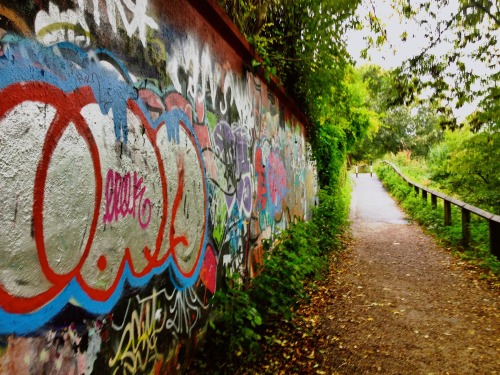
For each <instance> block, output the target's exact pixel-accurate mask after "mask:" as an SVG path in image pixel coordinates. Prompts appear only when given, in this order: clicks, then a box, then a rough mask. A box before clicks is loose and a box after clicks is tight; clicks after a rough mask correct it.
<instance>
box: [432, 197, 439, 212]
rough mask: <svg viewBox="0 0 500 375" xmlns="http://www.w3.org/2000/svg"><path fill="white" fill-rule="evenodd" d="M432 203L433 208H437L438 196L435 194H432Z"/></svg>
mask: <svg viewBox="0 0 500 375" xmlns="http://www.w3.org/2000/svg"><path fill="white" fill-rule="evenodd" d="M431 203H432V208H433V209H434V208H436V207H437V204H438V198H437V196H435V195H434V194H431Z"/></svg>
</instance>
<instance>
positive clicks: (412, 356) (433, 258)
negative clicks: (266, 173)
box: [321, 174, 500, 374]
mask: <svg viewBox="0 0 500 375" xmlns="http://www.w3.org/2000/svg"><path fill="white" fill-rule="evenodd" d="M353 179H354V180H355V189H354V191H353V200H352V207H351V219H352V233H353V237H354V241H353V244H352V245H351V248H350V251H349V252H347V254H348V255H347V256H346V257H345V259H344V260H342V262H341V263H340V264H339V265H338V270H337V272H338V273H337V275H336V277H335V278H334V279H335V281H333V283H334V285H332V288H333V289H334V290H333V293H332V295H333V296H334V298H333V300H332V301H331V303H330V304H329V305H328V306H327V307H326V308H325V313H324V316H323V321H322V325H321V331H322V333H323V334H324V335H322V336H323V338H324V342H325V345H323V346H324V347H323V348H322V350H321V352H322V359H323V366H321V367H322V370H324V372H323V371H322V372H321V373H329V374H330V373H332V374H333V373H338V374H369V373H382V374H500V296H499V293H498V291H495V290H491V289H488V288H487V287H486V285H485V284H484V283H482V282H481V281H478V280H477V275H470V274H469V271H467V270H466V268H465V267H463V266H462V265H461V264H460V262H458V261H457V260H456V259H454V258H453V257H451V256H450V255H449V254H448V253H446V251H445V250H443V249H441V248H440V247H438V246H437V245H436V244H435V242H434V241H433V239H432V238H431V237H430V236H428V235H427V234H425V233H423V231H422V230H421V228H420V227H419V226H418V225H416V224H411V223H408V222H407V221H406V220H405V218H404V215H403V213H402V212H401V211H400V210H399V209H398V208H397V206H396V205H395V204H394V202H393V201H392V200H391V199H390V198H389V196H388V195H387V193H386V192H385V190H384V189H383V188H382V185H381V184H380V182H379V181H378V179H377V178H376V177H375V175H374V176H373V177H370V175H369V174H360V175H359V178H357V179H356V178H353ZM322 341H323V340H322Z"/></svg>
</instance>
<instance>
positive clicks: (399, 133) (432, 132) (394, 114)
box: [351, 65, 443, 161]
mask: <svg viewBox="0 0 500 375" xmlns="http://www.w3.org/2000/svg"><path fill="white" fill-rule="evenodd" d="M360 72H361V75H362V79H363V80H364V83H365V85H366V87H367V89H368V96H369V99H368V100H367V102H369V103H370V104H369V105H370V106H371V108H372V110H373V111H375V112H376V113H378V118H379V121H378V123H377V124H378V126H376V127H372V128H371V129H370V130H371V131H369V132H368V133H367V137H365V138H364V139H363V141H362V142H361V143H358V144H357V146H356V148H355V149H354V150H353V152H352V153H351V156H352V158H354V159H355V160H358V161H361V160H374V159H378V158H381V157H383V156H384V155H385V154H386V153H398V152H400V151H403V150H409V151H411V153H412V154H413V155H415V156H426V155H427V153H428V152H429V149H430V147H431V146H432V145H434V144H436V143H438V142H440V141H441V140H442V139H443V131H442V130H441V129H440V127H439V122H440V116H438V115H437V114H436V111H435V109H434V108H432V107H430V106H429V105H427V104H424V103H420V104H413V105H412V106H405V105H399V106H394V105H393V104H392V102H393V100H394V99H393V98H394V97H395V95H396V94H395V87H396V86H397V83H396V82H397V81H396V79H395V77H394V76H393V74H392V72H386V71H384V70H382V69H381V68H380V67H379V66H376V65H368V66H365V67H362V68H361V69H360Z"/></svg>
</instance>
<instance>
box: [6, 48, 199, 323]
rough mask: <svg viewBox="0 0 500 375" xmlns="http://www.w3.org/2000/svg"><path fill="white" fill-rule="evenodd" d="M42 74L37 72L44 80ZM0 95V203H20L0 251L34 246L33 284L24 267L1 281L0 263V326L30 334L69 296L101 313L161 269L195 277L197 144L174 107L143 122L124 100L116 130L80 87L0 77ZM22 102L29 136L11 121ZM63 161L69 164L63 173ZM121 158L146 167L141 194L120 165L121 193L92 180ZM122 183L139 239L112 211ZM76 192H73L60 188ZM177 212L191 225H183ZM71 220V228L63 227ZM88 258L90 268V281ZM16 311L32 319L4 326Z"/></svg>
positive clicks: (178, 278)
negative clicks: (35, 120)
mask: <svg viewBox="0 0 500 375" xmlns="http://www.w3.org/2000/svg"><path fill="white" fill-rule="evenodd" d="M15 48H16V46H11V49H15ZM8 52H9V54H10V55H15V54H16V53H15V51H8ZM21 60H22V59H21ZM9 65H11V64H9ZM2 68H4V71H7V74H6V75H4V76H3V77H5V78H7V81H8V80H9V79H10V78H11V74H9V73H8V67H5V65H4V66H3V67H2ZM40 69H43V65H42V68H40ZM97 71H99V70H97ZM35 74H36V72H35ZM96 74H97V73H96ZM45 76H47V77H48V78H46V80H52V79H53V78H52V77H51V76H50V75H44V77H45ZM90 76H91V75H90ZM108 79H109V77H108ZM0 81H2V80H0ZM101 81H102V80H101ZM1 83H4V82H1ZM65 83H67V82H65ZM0 92H1V95H2V97H4V98H8V99H6V100H2V102H1V103H0V119H1V121H0V129H1V131H2V132H3V133H2V135H1V139H2V140H3V141H4V142H5V143H6V144H5V147H3V148H2V151H0V154H1V155H2V157H4V160H6V161H8V165H5V168H3V171H4V173H7V174H8V173H11V172H12V173H13V176H15V178H10V179H7V180H2V186H1V190H2V191H5V192H11V193H10V195H11V198H10V199H6V200H4V201H3V202H2V203H1V205H2V208H4V209H5V210H6V211H10V208H11V207H12V204H14V205H16V204H17V205H18V209H17V210H18V211H19V212H21V211H22V212H25V214H24V216H23V217H22V219H21V218H18V219H16V220H18V223H17V224H16V223H13V225H12V226H11V227H9V226H7V227H5V226H4V227H3V228H2V230H1V232H2V236H1V237H2V240H0V241H2V242H3V245H2V246H0V248H1V249H5V250H4V251H7V249H9V247H10V246H12V244H13V243H16V241H17V245H16V246H18V247H19V248H20V249H24V251H25V253H26V254H28V253H30V252H31V253H33V252H35V253H36V254H37V256H38V259H39V262H40V263H39V268H36V269H38V271H36V272H35V275H36V278H37V282H36V283H33V277H32V275H31V276H30V275H26V276H27V277H28V279H27V280H26V281H25V282H23V283H18V284H17V285H15V286H14V288H12V286H10V285H9V283H8V282H6V279H5V277H8V275H9V272H10V268H9V265H8V262H7V263H6V264H4V265H3V266H2V267H3V270H4V271H6V272H4V275H5V276H4V278H3V279H1V280H0V281H1V284H2V285H1V286H0V295H1V296H2V299H1V307H2V309H3V310H4V311H1V312H0V313H1V314H2V316H3V317H4V318H5V319H2V320H1V330H2V331H5V330H12V329H14V330H17V331H18V332H27V331H30V330H32V329H34V328H35V327H37V326H39V325H41V324H43V322H45V321H47V320H48V319H50V317H51V316H52V315H53V314H54V311H57V308H56V309H55V308H54V306H62V305H63V304H65V303H66V302H68V300H69V298H70V297H71V298H73V299H74V300H75V301H78V302H79V303H85V304H86V307H87V308H88V309H89V311H92V312H95V313H100V312H105V311H109V309H110V308H111V307H112V306H113V305H114V304H115V301H116V300H117V298H118V297H119V295H120V293H121V290H122V288H123V285H124V282H125V280H127V281H128V282H129V283H130V284H131V285H133V286H140V285H144V284H145V283H147V282H148V280H149V279H150V278H151V277H152V276H153V275H155V274H159V273H161V272H163V271H164V270H166V269H167V268H168V269H170V270H171V271H172V277H173V279H172V280H173V281H174V283H175V284H177V285H179V286H189V285H193V284H194V283H195V282H196V280H197V279H198V276H199V272H200V270H201V263H202V262H201V261H200V259H201V260H203V259H204V258H203V254H204V247H205V235H206V234H205V222H206V219H205V217H206V210H205V209H203V207H204V206H205V201H206V197H205V195H206V194H205V192H204V186H205V184H204V182H203V181H204V177H203V170H204V168H203V165H202V159H201V152H200V148H199V146H198V145H197V140H196V137H195V135H194V134H193V131H192V130H190V127H191V129H192V125H191V124H190V122H189V119H188V118H187V116H185V114H183V112H182V113H180V112H179V110H175V109H174V110H172V111H169V112H166V113H165V115H164V116H163V117H162V120H161V121H157V122H155V123H154V126H153V125H151V121H150V120H148V118H147V117H146V115H145V114H144V112H143V111H142V110H141V109H140V107H139V105H138V104H136V103H135V102H134V101H133V100H132V99H130V98H129V99H128V100H127V98H125V99H123V100H126V101H127V104H126V111H125V114H124V118H125V119H126V121H127V122H126V124H122V125H121V127H120V129H117V128H116V126H113V123H112V120H111V119H110V118H109V117H108V116H107V115H104V114H102V112H101V106H100V105H99V106H98V104H97V103H96V100H95V95H94V91H93V90H92V86H82V87H80V88H75V90H73V91H70V92H67V93H65V92H62V91H61V90H60V89H59V88H57V87H55V86H53V85H52V84H49V83H46V82H32V83H23V84H16V83H13V84H7V85H5V86H4V87H3V88H2V89H1V90H0ZM38 103H43V104H38ZM24 110H28V111H29V112H32V113H40V111H45V112H46V113H48V114H49V116H44V117H43V119H40V120H41V122H40V126H39V127H38V128H36V132H37V133H33V131H34V130H35V129H33V128H32V127H31V123H30V121H29V120H28V119H24V120H23V121H19V119H20V118H21V116H22V115H21V113H23V112H24ZM63 113H65V115H62V114H63ZM14 124H15V126H13V125H14ZM124 126H126V127H127V128H126V133H127V134H129V133H130V134H129V137H128V142H127V150H128V151H127V152H125V153H123V152H120V153H119V155H117V154H115V152H114V151H115V148H116V147H115V146H116V138H115V134H116V132H122V133H123V127H124ZM113 128H114V132H113V130H112V129H113ZM174 128H175V129H174ZM18 132H22V133H23V134H24V135H25V140H26V141H27V142H29V144H30V146H29V147H27V144H24V145H22V146H21V145H20V144H19V142H18V141H19V139H18V138H17V137H18V135H19V133H18ZM113 133H114V134H113ZM172 133H173V134H175V137H172ZM54 140H55V141H54ZM75 146H76V147H75ZM18 147H24V148H25V149H26V150H27V151H28V152H29V153H30V155H32V157H33V163H34V164H35V165H36V164H37V165H38V167H37V168H36V170H35V171H33V170H32V169H25V168H20V164H19V161H16V160H13V159H12V155H18V154H19V151H17V149H18ZM122 148H123V147H122ZM134 150H141V151H140V153H137V152H135V151H134ZM110 151H112V152H110ZM117 156H118V158H117ZM85 160H87V161H85ZM72 161H74V162H75V163H76V165H79V166H80V169H78V170H74V168H73V165H72ZM82 163H83V164H82ZM127 164H128V165H130V167H131V168H130V169H132V166H133V165H135V168H138V169H139V171H141V170H142V171H143V172H140V173H141V174H143V175H144V176H145V175H149V174H150V173H148V170H151V169H152V170H153V171H154V173H153V175H151V176H150V177H148V178H147V179H145V180H143V181H144V183H145V185H149V186H150V188H148V191H150V196H149V197H148V198H147V199H142V197H143V194H144V192H145V186H142V188H141V183H142V181H141V179H142V177H141V178H140V179H139V180H137V179H136V180H135V181H134V188H132V186H131V185H132V184H131V183H128V182H127V181H128V180H127V177H126V174H125V176H124V179H123V180H122V182H121V190H120V189H115V191H114V192H113V194H111V189H110V187H111V180H110V179H108V184H107V186H106V185H105V184H104V183H103V176H104V175H106V176H107V177H110V174H109V171H110V170H119V169H122V168H123V166H125V165H127ZM120 166H121V167H120ZM105 171H106V172H105ZM187 171H189V173H187ZM68 176H69V177H70V178H68ZM117 176H118V175H116V174H115V178H114V180H113V186H114V187H115V188H116V185H117V184H119V183H120V182H119V181H120V178H118V179H117V178H116V177H117ZM136 178H137V175H136ZM88 181H93V183H90V184H89V183H88ZM32 183H33V185H32V189H33V190H32V191H33V193H32V194H30V193H29V190H27V189H26V188H23V192H22V195H19V194H17V195H16V193H15V192H16V190H18V187H19V186H29V185H30V184H32ZM61 184H66V185H67V186H68V187H69V186H71V188H67V193H66V194H63V196H60V189H59V186H61ZM126 185H128V186H126ZM105 186H106V187H105ZM187 186H189V188H187ZM193 186H195V187H196V189H193V188H192V187H193ZM129 187H130V189H131V190H133V191H134V194H133V195H134V196H133V199H132V201H133V202H134V203H135V202H137V199H139V202H138V205H136V207H137V210H138V214H137V216H138V220H139V223H140V224H141V229H145V228H146V227H147V229H148V231H147V233H146V236H144V235H139V234H137V235H134V233H135V230H134V229H133V227H130V224H128V223H126V222H116V219H117V217H118V216H117V215H118V213H119V212H120V213H121V214H122V215H123V213H124V210H125V209H124V208H123V205H125V202H126V201H127V198H126V194H123V193H124V192H127V190H128V188H129ZM135 189H137V190H135ZM78 190H80V192H81V194H77V195H76V196H75V195H74V194H71V192H72V191H78ZM118 190H120V192H118ZM169 192H170V193H172V194H171V195H170V194H169ZM131 194H132V192H131ZM170 196H171V198H169V197H170ZM112 197H113V198H112ZM128 200H129V204H130V199H128ZM16 202H17V203H16ZM110 202H113V204H110ZM120 204H121V207H119V206H120ZM48 207H50V209H48ZM200 207H202V209H201V210H200ZM153 209H154V212H155V214H154V215H153V214H152V210H153ZM2 211H3V210H2ZM63 212H64V214H62V213H63ZM100 212H102V213H103V214H102V215H103V216H104V217H105V220H102V221H101V220H98V219H99V217H102V216H101V214H100ZM30 213H32V214H30ZM113 214H114V219H115V222H114V223H113V227H114V229H113V231H112V230H106V227H105V226H104V225H105V224H106V223H109V222H110V221H111V216H110V215H113ZM61 215H63V216H62V218H64V217H70V216H73V217H75V219H72V221H70V222H71V224H72V227H70V228H68V231H61V230H58V228H60V227H61V222H60V220H61ZM19 220H21V221H22V223H21V222H19ZM75 220H76V221H75ZM188 221H189V222H190V223H192V224H193V225H194V226H191V225H187V224H186V223H187V222H188ZM76 223H79V225H76V226H75V224H76ZM19 224H21V225H19ZM101 227H102V228H101ZM30 234H31V235H30ZM32 237H33V238H34V241H32ZM14 239H15V240H14ZM127 242H128V243H127ZM104 243H106V244H107V245H106V246H107V249H110V250H106V251H104V249H105V248H104V249H103V248H102V247H101V246H99V245H100V244H104ZM111 249H112V251H111ZM26 266H27V265H26ZM95 267H97V268H98V270H99V271H100V274H99V277H97V278H96V277H95V272H94V270H95ZM12 271H13V270H12ZM7 280H8V279H7ZM9 286H10V289H9ZM49 311H51V312H52V313H49ZM27 313H29V314H33V316H31V315H22V317H21V319H19V320H20V321H22V324H18V325H15V326H12V325H11V324H9V321H10V319H17V318H14V317H17V316H18V315H16V314H27ZM11 314H13V315H11ZM28 317H29V318H28Z"/></svg>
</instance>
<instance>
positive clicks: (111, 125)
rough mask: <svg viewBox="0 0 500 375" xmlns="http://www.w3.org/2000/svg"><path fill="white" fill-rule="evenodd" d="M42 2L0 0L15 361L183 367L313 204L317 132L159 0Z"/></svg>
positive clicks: (0, 355)
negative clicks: (219, 298) (212, 318)
mask: <svg viewBox="0 0 500 375" xmlns="http://www.w3.org/2000/svg"><path fill="white" fill-rule="evenodd" d="M176 1H179V2H182V1H183V0H176ZM149 3H151V4H149ZM9 4H10V3H9ZM32 5H33V7H31V8H29V7H28V8H23V7H18V6H15V5H12V4H10V5H8V4H6V5H3V4H2V0H0V16H2V17H4V19H7V20H8V22H4V21H2V19H0V194H1V196H2V200H0V257H1V259H2V261H1V262H0V373H4V372H6V373H44V372H50V373H65V374H69V373H74V374H76V373H78V374H90V373H120V374H121V373H124V374H129V373H130V374H131V373H150V372H156V373H171V372H177V371H179V370H180V369H182V368H184V367H185V366H186V364H187V363H188V362H189V356H190V355H191V353H192V351H193V349H194V347H195V345H196V343H197V341H198V340H197V335H198V334H200V332H203V330H204V327H205V325H206V319H207V316H208V312H209V310H210V309H209V303H210V297H211V296H212V295H213V294H214V293H215V291H216V290H217V287H218V285H219V282H220V281H221V280H222V279H223V278H224V277H225V275H226V273H227V272H239V273H241V274H242V275H243V276H244V277H253V276H255V275H256V274H257V273H258V272H259V270H260V267H259V265H260V263H261V262H262V259H263V254H264V253H263V251H264V250H263V247H262V241H263V240H264V239H271V238H272V236H273V235H274V234H275V233H277V232H279V231H280V230H282V229H284V228H286V227H287V225H288V224H289V223H290V222H291V221H293V220H295V219H296V218H300V219H307V218H308V217H309V215H310V207H311V205H312V204H313V203H314V199H315V196H316V178H315V168H314V164H313V163H312V162H311V160H310V152H309V149H308V144H307V140H306V137H305V131H304V127H303V126H302V125H301V124H300V123H299V122H298V121H297V120H296V119H295V118H293V116H291V115H289V114H287V113H285V112H286V109H285V108H283V107H282V106H280V103H279V100H278V98H277V97H276V96H275V95H274V94H272V93H269V92H268V91H267V87H266V85H265V84H263V83H262V82H260V80H259V79H258V78H257V77H255V76H253V75H251V74H249V73H241V69H240V67H235V66H232V65H231V64H229V63H227V62H225V61H226V60H225V55H224V53H225V52H224V51H218V50H214V49H213V47H211V45H210V44H207V43H206V42H204V41H203V38H201V36H200V35H201V34H200V30H191V31H190V32H183V33H180V32H178V31H175V30H173V29H169V20H168V19H165V20H162V22H159V21H158V20H156V17H155V13H156V12H157V11H158V9H160V8H158V4H156V3H153V1H152V0H151V1H149V2H148V1H147V0H137V1H135V2H134V1H123V0H105V1H98V0H92V1H91V0H78V1H77V0H70V1H69V2H68V1H60V2H59V1H55V0H54V1H51V2H48V3H47V4H46V8H43V6H42V5H40V4H38V3H36V2H34V3H33V4H32ZM31 9H38V10H37V11H35V12H33V11H32V10H31ZM103 33H106V35H107V39H104V37H103ZM124 40H125V41H124ZM158 41H162V42H161V43H163V46H162V47H161V48H160V51H162V52H161V56H163V57H162V58H161V59H163V58H164V59H165V64H163V65H162V64H158V65H155V66H154V67H153V68H151V64H150V61H147V62H146V61H144V64H142V65H141V59H143V58H144V56H148V54H151V53H152V51H151V49H150V47H151V46H152V45H153V44H154V45H155V46H157V45H158V43H159V42H158ZM124 46H128V48H132V49H133V50H134V51H141V50H142V49H146V50H147V53H146V52H144V54H140V53H139V54H138V55H137V56H135V57H132V56H130V58H127V57H124V56H127V50H125V49H124V48H125V47H124ZM118 56H121V57H118ZM161 59H160V60H161ZM144 66H147V67H148V69H146V70H144V69H143V67H144ZM237 72H239V73H237ZM26 361H28V362H29V363H30V364H29V365H27V362H26Z"/></svg>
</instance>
